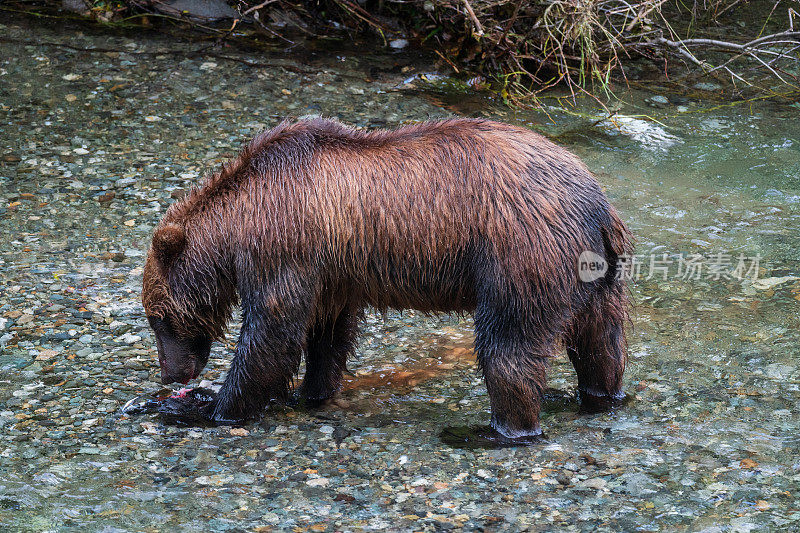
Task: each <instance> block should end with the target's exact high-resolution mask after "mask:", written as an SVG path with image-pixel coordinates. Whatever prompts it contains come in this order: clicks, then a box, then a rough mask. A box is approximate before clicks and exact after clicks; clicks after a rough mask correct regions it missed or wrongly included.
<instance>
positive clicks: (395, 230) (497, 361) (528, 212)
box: [142, 119, 631, 439]
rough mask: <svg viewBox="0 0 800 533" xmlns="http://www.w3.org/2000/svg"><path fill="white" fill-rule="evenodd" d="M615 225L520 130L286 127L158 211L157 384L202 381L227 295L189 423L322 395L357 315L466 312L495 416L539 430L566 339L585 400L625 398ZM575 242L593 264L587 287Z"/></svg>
mask: <svg viewBox="0 0 800 533" xmlns="http://www.w3.org/2000/svg"><path fill="white" fill-rule="evenodd" d="M630 242H631V239H630V234H629V232H628V229H627V228H626V226H625V224H624V223H623V222H622V221H621V220H620V218H619V217H618V215H617V213H616V211H615V210H614V208H613V207H612V206H611V205H610V204H609V202H608V200H607V198H606V196H605V195H604V193H603V192H602V190H601V188H600V186H599V185H598V183H597V181H596V180H595V178H594V177H593V176H592V174H591V173H590V172H589V170H588V169H587V168H586V166H585V165H584V164H583V163H582V162H581V161H580V160H579V159H578V158H577V157H576V156H574V155H573V154H571V153H570V152H568V151H567V150H565V149H564V148H561V147H559V146H556V145H555V144H553V143H552V142H550V141H548V140H547V139H545V138H543V137H542V136H540V135H538V134H536V133H534V132H532V131H530V130H528V129H525V128H521V127H516V126H511V125H508V124H502V123H498V122H492V121H488V120H473V119H450V120H443V121H437V122H425V123H421V124H415V125H409V126H404V127H401V128H399V129H396V130H392V131H363V130H357V129H352V128H349V127H347V126H345V125H343V124H341V123H339V122H336V121H333V120H327V119H313V120H301V121H299V122H294V123H291V122H283V123H281V124H280V125H278V126H277V127H275V128H274V129H272V130H270V131H267V132H264V133H262V134H260V135H258V136H257V137H256V138H255V139H254V140H253V141H252V142H250V143H249V144H248V145H247V146H245V147H244V149H243V150H242V152H241V153H240V154H239V156H238V157H237V158H235V159H234V160H233V161H231V162H229V163H228V164H226V165H224V166H223V167H222V169H220V170H219V171H218V172H216V173H215V174H213V175H212V176H211V177H210V178H208V179H207V180H206V181H205V183H204V184H203V185H202V186H200V187H198V188H195V189H194V190H192V191H191V192H190V193H189V194H188V195H187V196H186V197H185V198H183V199H182V200H180V201H178V202H176V203H175V204H174V205H172V206H171V207H170V208H169V209H168V211H167V213H166V214H165V216H164V218H163V220H162V221H161V222H160V224H159V225H158V227H157V228H156V230H155V232H154V234H153V242H152V246H151V249H150V252H149V254H148V256H147V261H146V265H145V269H144V283H143V292H142V299H143V304H144V309H145V312H146V314H147V317H148V320H149V321H150V324H151V327H152V328H153V330H154V332H155V336H156V343H157V347H158V356H159V361H160V364H161V377H162V381H163V382H164V383H165V384H166V383H171V382H176V381H177V382H182V383H187V382H188V381H189V380H191V379H193V378H195V377H197V376H198V374H199V373H200V371H201V370H202V369H203V367H204V366H205V364H206V362H207V360H208V356H209V351H210V347H211V343H212V342H213V341H214V340H216V339H218V338H219V337H220V336H221V335H222V333H223V331H224V330H225V327H226V324H227V321H228V320H229V318H230V315H231V311H232V307H233V306H234V305H236V304H237V303H239V304H241V309H242V327H241V334H240V336H239V339H238V346H237V349H236V353H235V355H234V357H233V361H232V363H231V366H230V370H229V372H228V374H227V377H226V379H225V382H224V384H223V385H222V388H221V389H220V391H219V393H218V395H217V396H216V398H215V399H214V400H213V401H212V402H211V403H210V405H208V406H207V408H206V411H205V414H206V416H207V417H208V418H209V419H210V420H211V421H217V422H219V423H224V422H226V421H234V420H242V419H246V418H248V417H250V416H253V415H255V414H257V413H258V412H259V411H260V410H261V409H262V408H263V407H264V406H265V405H266V404H267V403H268V402H269V401H270V399H276V398H285V397H286V396H287V394H288V393H289V388H290V384H291V383H292V379H293V376H294V375H295V374H296V373H297V372H298V369H299V365H300V360H301V357H302V355H303V354H305V359H306V374H305V377H304V379H303V382H302V384H301V386H300V389H299V392H300V394H301V395H302V397H304V398H306V399H311V400H323V399H326V398H329V397H330V396H331V395H333V394H334V393H336V392H337V390H338V389H339V388H340V386H341V384H342V371H343V370H344V369H345V364H346V361H347V358H348V355H350V354H351V353H352V352H353V349H354V343H355V341H356V335H357V329H358V323H359V318H360V317H361V315H362V312H363V310H364V308H365V307H367V306H372V307H373V308H376V309H379V310H385V309H387V308H394V309H417V310H421V311H424V312H474V319H475V349H476V352H477V359H478V363H479V366H480V369H481V371H482V372H483V376H484V378H485V381H486V386H487V389H488V393H489V399H490V402H491V413H492V416H491V427H492V428H494V430H495V431H496V432H498V433H499V434H500V435H502V436H504V437H506V438H510V439H517V438H521V439H525V438H528V437H531V436H536V435H539V434H540V433H541V428H540V426H539V409H540V399H541V396H542V391H543V390H544V388H545V370H546V368H547V362H548V358H549V357H551V355H553V354H554V351H555V350H556V349H557V348H558V347H559V346H562V347H566V350H567V353H568V355H569V358H570V360H571V361H572V363H573V365H574V367H575V370H576V372H577V375H578V389H579V396H580V399H581V401H582V402H584V403H587V402H597V401H600V402H605V401H610V400H614V399H618V398H620V397H621V394H622V393H621V380H622V373H623V371H624V369H625V362H626V349H625V335H624V327H625V326H626V321H627V318H628V297H627V290H626V287H625V281H624V279H623V278H624V276H620V275H619V272H618V271H619V269H620V268H621V265H620V263H621V260H620V259H619V258H620V256H624V255H627V254H629V253H630V252H631V244H630ZM586 252H591V253H593V254H596V256H593V257H599V258H600V259H601V260H602V261H604V263H605V264H604V267H605V273H604V274H603V273H601V274H600V275H598V276H595V277H593V278H592V279H589V280H585V281H583V280H582V279H581V276H579V269H578V264H579V258H580V257H581V254H582V253H586Z"/></svg>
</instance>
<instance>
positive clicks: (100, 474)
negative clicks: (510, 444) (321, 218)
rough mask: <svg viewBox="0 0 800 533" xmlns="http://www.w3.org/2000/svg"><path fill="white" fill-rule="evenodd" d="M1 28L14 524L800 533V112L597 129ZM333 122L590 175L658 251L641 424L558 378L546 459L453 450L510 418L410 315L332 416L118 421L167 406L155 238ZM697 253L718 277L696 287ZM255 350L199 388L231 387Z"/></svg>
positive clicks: (0, 391) (405, 60)
mask: <svg viewBox="0 0 800 533" xmlns="http://www.w3.org/2000/svg"><path fill="white" fill-rule="evenodd" d="M0 33H2V35H3V36H4V40H2V41H0V231H2V235H3V239H2V241H0V278H1V279H2V288H0V435H2V440H0V527H1V528H2V529H4V530H13V531H61V530H73V529H75V530H78V529H80V530H86V529H90V530H100V531H127V530H133V531H151V530H152V531H161V530H167V529H169V530H174V531H184V530H186V531H193V530H199V529H206V530H212V531H224V530H235V531H242V530H247V531H269V530H273V529H274V530H296V531H301V530H302V531H304V530H311V531H359V530H396V531H412V530H414V531H418V530H423V531H434V530H435V531H438V530H442V529H461V528H464V529H468V530H481V529H482V530H490V531H495V530H510V531H511V530H513V531H518V530H524V529H526V528H527V529H530V530H536V531H538V530H554V529H556V530H566V531H598V530H600V531H602V530H609V531H611V530H614V531H616V530H634V529H635V530H643V531H653V530H670V531H672V530H692V531H708V532H712V531H714V532H716V531H755V530H759V531H760V530H778V529H796V528H798V527H800V501H799V500H798V498H799V497H798V494H799V493H800V458H798V451H799V449H800V438H798V432H799V431H800V417H799V416H798V410H799V409H800V389H799V388H798V387H799V386H800V368H798V354H800V336H799V335H800V334H798V331H800V328H798V326H800V314H799V313H798V310H799V309H800V307H799V306H800V302H798V300H800V283H798V281H800V278H798V276H800V268H798V265H799V264H800V262H799V261H798V259H800V252H798V244H800V233H798V229H800V228H799V226H800V144H799V143H798V138H800V120H798V109H797V108H796V107H792V106H789V105H785V104H779V103H771V102H761V103H756V104H753V105H751V106H749V107H743V106H737V107H719V108H715V105H716V104H714V103H713V102H712V101H711V97H713V96H714V95H713V92H714V91H716V90H717V89H718V88H716V87H715V86H713V85H712V86H707V87H695V88H694V89H692V90H690V91H689V92H688V93H687V95H682V96H680V97H679V98H667V97H665V96H664V95H660V98H654V95H650V94H637V93H630V94H627V97H628V101H629V103H628V104H626V107H624V108H623V109H622V113H621V114H622V115H623V116H621V117H618V118H617V119H615V120H612V121H606V122H598V121H596V120H594V118H593V117H592V116H591V114H592V113H593V111H592V110H591V109H590V108H589V107H588V104H587V106H586V107H584V108H581V113H580V116H575V114H570V113H565V112H562V111H559V110H557V109H550V108H545V109H544V110H542V111H530V112H522V111H519V112H514V111H512V110H509V109H507V108H503V107H501V106H498V105H496V104H495V103H493V102H491V101H490V100H488V99H485V98H483V97H481V96H480V95H474V94H469V93H463V92H460V86H459V85H458V84H456V83H453V82H449V81H446V80H445V81H444V82H440V77H439V76H437V75H433V74H431V73H430V72H429V69H428V67H427V66H426V65H425V64H424V63H421V62H420V60H419V59H418V58H414V57H413V56H410V55H408V54H407V53H404V52H385V51H381V50H377V51H376V52H375V53H374V54H366V55H365V54H363V53H357V52H355V51H350V50H347V49H344V48H343V49H342V50H341V51H337V52H332V51H314V49H313V47H309V48H308V49H307V50H303V52H302V53H298V52H297V51H296V50H294V51H289V52H286V51H282V50H278V49H276V50H274V51H271V52H261V53H248V52H242V51H237V50H235V49H227V48H223V49H220V48H208V49H206V50H204V51H201V52H197V50H198V49H201V48H204V46H205V45H203V44H201V43H194V42H191V41H189V40H185V41H182V40H179V39H174V38H170V39H168V38H164V37H161V36H159V35H157V34H136V33H116V32H110V31H105V32H101V31H99V30H98V31H92V30H91V29H89V28H88V27H87V28H84V29H81V28H58V27H56V28H53V27H52V26H48V25H47V24H45V23H40V22H36V21H31V20H27V19H19V20H14V19H13V17H12V18H11V20H5V21H4V22H3V23H1V24H0ZM281 65H283V66H281ZM426 80H429V81H434V82H437V83H434V84H433V85H430V84H428V83H427V82H426ZM621 90H622V89H621ZM655 96H659V95H655ZM637 102H638V103H637ZM655 104H657V105H655ZM309 114H312V115H316V114H322V115H326V116H333V117H338V118H340V119H341V120H343V121H345V122H347V123H350V124H354V125H358V126H363V127H383V126H395V125H398V124H400V123H402V122H404V121H410V120H421V119H426V118H437V117H445V116H450V115H452V114H464V115H470V116H486V117H493V118H497V119H500V120H506V121H510V122H516V123H520V124H525V125H528V126H530V127H534V128H536V129H538V130H540V131H543V132H545V133H547V134H549V135H551V136H553V138H554V139H556V140H557V141H558V142H561V143H562V144H566V145H568V146H569V147H570V148H571V149H572V150H573V151H575V152H576V153H578V154H579V155H580V156H581V157H583V158H584V159H585V160H586V161H587V163H588V164H589V165H590V167H591V168H592V169H593V170H594V171H595V172H597V174H598V176H599V179H600V181H601V182H602V183H603V185H604V186H605V187H606V188H607V190H608V193H609V195H610V197H611V198H612V201H613V202H614V203H615V204H616V205H618V206H619V208H620V211H621V213H622V214H623V216H624V218H625V219H626V220H627V221H628V222H629V223H630V226H631V228H632V229H633V230H634V232H635V233H636V234H637V237H638V243H637V244H638V249H637V253H638V254H640V261H639V263H640V265H641V266H640V271H639V275H634V276H633V277H635V278H636V279H635V280H634V282H633V284H632V287H633V295H634V299H635V301H636V302H637V304H636V309H635V313H634V320H633V322H634V324H633V325H634V328H633V330H632V334H631V338H630V344H631V347H630V353H631V360H630V366H629V370H628V372H627V374H626V388H627V391H628V394H629V397H630V401H629V402H628V403H627V404H626V405H625V406H624V407H622V408H620V409H618V410H617V411H616V412H614V413H604V414H598V415H581V414H579V413H578V406H577V402H576V400H575V397H574V393H575V378H574V373H573V371H572V369H571V367H570V365H569V363H568V362H567V361H566V357H563V356H562V357H559V358H557V359H555V360H554V361H553V364H552V369H551V372H550V381H549V385H550V387H551V389H550V390H549V391H548V395H547V398H546V402H545V407H544V413H543V426H544V428H545V431H546V433H547V439H546V441H544V442H543V443H542V444H541V445H537V446H532V447H524V448H511V449H480V448H479V449H473V448H463V447H458V446H453V445H452V443H450V444H448V443H447V442H443V441H442V438H441V437H440V435H441V433H442V430H443V429H444V428H460V427H465V426H473V425H479V424H485V423H487V422H488V416H489V414H488V407H489V406H488V398H487V395H486V390H485V387H484V385H483V383H482V380H481V378H480V376H479V375H478V373H477V369H476V365H475V362H474V357H473V355H472V351H471V342H472V334H471V328H470V326H471V320H470V319H469V318H467V317H449V316H445V317H424V316H421V315H419V314H418V313H414V312H405V313H402V314H400V313H390V314H388V315H387V316H381V315H379V314H370V315H369V316H368V317H367V320H366V323H365V324H364V328H363V330H364V331H363V336H362V340H361V342H360V344H359V347H358V357H357V359H356V360H355V361H353V362H352V363H351V369H352V371H353V375H352V376H350V377H349V378H348V383H347V387H346V389H345V391H344V392H343V393H342V395H341V397H340V398H339V399H337V400H336V401H335V402H333V403H332V404H331V405H328V406H327V407H325V408H323V409H320V410H306V409H300V408H291V407H287V406H272V407H270V408H269V409H268V410H267V411H266V412H265V413H264V416H263V418H262V419H261V420H260V421H257V422H253V423H251V424H248V425H246V426H244V427H241V428H229V427H218V428H187V427H174V426H169V425H165V424H164V423H163V422H162V421H161V420H160V419H159V418H158V417H157V416H154V415H146V416H137V417H132V416H122V415H120V408H121V407H122V405H124V404H125V403H126V402H127V401H128V400H130V399H131V398H134V397H135V396H137V395H139V394H144V393H150V392H154V391H157V390H158V389H160V388H161V385H160V384H159V378H158V376H159V373H158V364H157V360H156V353H155V349H154V341H153V337H152V335H151V334H150V332H149V330H148V328H147V323H146V320H145V318H144V316H143V312H142V309H141V305H140V302H139V292H140V284H141V276H142V264H143V259H144V254H145V253H146V250H147V246H148V243H149V237H150V234H151V231H152V229H153V227H154V225H155V224H156V223H157V221H158V220H159V218H160V216H161V215H162V214H163V213H164V211H165V209H166V207H167V206H168V205H169V204H170V203H171V202H173V201H174V200H175V198H179V197H180V196H181V195H182V194H184V192H185V191H186V189H187V188H189V187H191V186H192V185H193V184H196V183H197V182H198V180H200V179H201V178H202V177H203V176H204V175H206V174H207V173H208V172H209V171H211V170H213V169H214V168H216V167H217V166H218V165H219V164H220V163H221V162H222V161H224V160H225V158H227V157H230V156H231V155H233V154H234V153H235V152H236V150H237V149H238V147H239V146H240V145H241V143H242V142H244V141H245V140H247V139H248V138H249V137H251V136H252V135H253V134H255V133H256V132H258V131H259V130H261V129H263V128H267V127H270V126H273V125H275V124H276V123H277V121H278V120H280V119H281V118H283V117H285V116H302V115H309ZM642 115H650V116H651V117H653V118H657V119H658V122H654V121H652V120H649V119H647V118H642V117H641V116H642ZM692 254H694V255H697V256H699V257H700V258H701V259H702V261H700V262H701V263H702V264H703V265H704V266H705V270H701V271H700V273H699V274H698V275H697V276H696V277H695V276H694V274H692V275H687V274H686V271H684V272H682V273H681V272H680V271H679V270H678V269H679V267H680V266H681V265H683V266H684V267H686V260H687V258H688V257H689V256H690V255H692ZM723 255H724V256H725V258H724V259H727V261H728V262H724V261H723V257H722V256H723ZM653 258H655V259H653ZM718 260H719V261H718ZM740 260H741V261H743V267H745V268H746V269H748V270H749V272H748V271H741V272H736V271H735V270H734V269H735V268H736V266H737V262H738V261H740ZM661 261H663V262H661ZM720 261H723V263H720ZM715 264H716V265H718V266H717V268H716V270H713V268H714V267H713V265H715ZM720 264H722V265H723V266H719V265H720ZM656 267H661V270H657V269H656V270H654V268H656ZM716 274H719V275H716ZM235 333H236V328H235V327H234V328H233V330H232V332H231V333H230V334H229V336H228V338H227V339H226V342H225V343H219V345H217V346H215V348H214V351H213V354H212V359H211V362H210V364H209V367H208V369H207V370H206V372H204V374H203V376H202V379H205V380H207V381H208V382H210V383H214V382H216V383H220V382H221V380H222V379H223V378H224V373H225V370H226V367H227V364H228V361H229V358H230V353H231V350H232V349H233V348H234V346H235Z"/></svg>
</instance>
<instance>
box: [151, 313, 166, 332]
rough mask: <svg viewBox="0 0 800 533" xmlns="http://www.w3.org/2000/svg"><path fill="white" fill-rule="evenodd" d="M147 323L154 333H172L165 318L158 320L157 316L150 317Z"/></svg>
mask: <svg viewBox="0 0 800 533" xmlns="http://www.w3.org/2000/svg"><path fill="white" fill-rule="evenodd" d="M147 321H148V322H149V323H150V327H151V328H153V331H155V332H156V333H171V332H172V328H171V327H170V326H169V322H167V321H166V320H164V319H163V318H158V317H156V316H149V317H147Z"/></svg>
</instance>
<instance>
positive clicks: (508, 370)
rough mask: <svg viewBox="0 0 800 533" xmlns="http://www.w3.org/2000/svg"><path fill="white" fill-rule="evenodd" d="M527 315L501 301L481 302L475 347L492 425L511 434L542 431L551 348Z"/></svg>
mask: <svg viewBox="0 0 800 533" xmlns="http://www.w3.org/2000/svg"><path fill="white" fill-rule="evenodd" d="M541 340H542V339H537V338H536V336H535V335H534V332H533V331H532V330H531V328H530V327H529V326H526V319H525V317H523V316H515V314H514V313H513V311H510V310H509V309H508V308H504V307H503V306H500V305H498V306H491V307H489V306H483V307H482V306H479V308H478V309H477V310H476V313H475V348H476V351H477V353H478V363H479V364H480V367H481V370H482V371H483V375H484V379H485V381H486V388H487V390H488V392H489V400H490V403H491V409H492V420H491V426H492V428H493V429H494V430H495V431H497V432H498V433H500V434H501V435H502V436H503V437H506V438H509V439H520V440H524V439H526V438H527V439H529V438H531V437H537V436H539V435H541V434H542V429H541V427H540V425H539V411H540V409H541V398H542V392H543V390H544V388H545V379H546V377H545V373H546V370H547V358H548V356H549V348H548V346H547V343H546V342H545V343H541V342H540V341H541Z"/></svg>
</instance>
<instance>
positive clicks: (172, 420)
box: [158, 387, 244, 427]
mask: <svg viewBox="0 0 800 533" xmlns="http://www.w3.org/2000/svg"><path fill="white" fill-rule="evenodd" d="M215 407H216V395H215V394H214V392H213V391H211V390H209V389H204V388H200V387H198V388H194V389H181V390H180V391H178V392H177V393H176V394H173V395H172V396H170V397H168V398H166V399H164V400H163V401H162V402H161V403H160V404H159V405H158V412H159V414H160V415H161V417H162V418H163V419H164V422H166V423H167V424H175V425H179V426H205V427H210V426H212V427H213V426H233V425H237V424H241V423H243V422H244V420H241V419H235V420H234V419H227V418H222V417H217V416H215V415H214V411H215Z"/></svg>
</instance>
